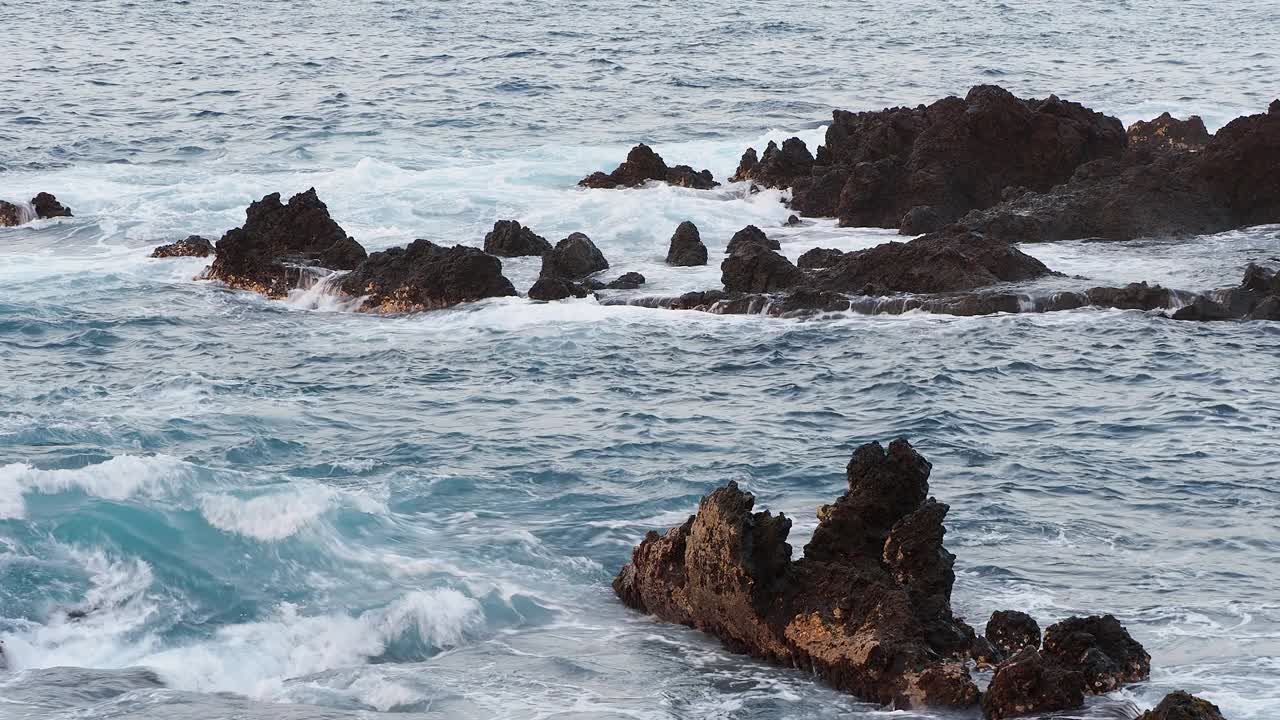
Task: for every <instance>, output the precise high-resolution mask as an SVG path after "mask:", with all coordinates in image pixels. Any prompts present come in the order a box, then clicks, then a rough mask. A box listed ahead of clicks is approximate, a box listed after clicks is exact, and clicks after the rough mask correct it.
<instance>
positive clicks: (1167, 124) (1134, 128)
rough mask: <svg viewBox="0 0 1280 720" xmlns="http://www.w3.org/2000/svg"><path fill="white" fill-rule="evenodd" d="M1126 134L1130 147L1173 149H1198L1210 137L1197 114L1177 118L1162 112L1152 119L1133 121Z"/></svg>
mask: <svg viewBox="0 0 1280 720" xmlns="http://www.w3.org/2000/svg"><path fill="white" fill-rule="evenodd" d="M1127 135H1128V143H1129V147H1130V148H1138V147H1144V146H1145V147H1162V148H1172V149H1175V150H1198V149H1199V148H1201V147H1204V146H1205V145H1206V144H1207V143H1208V142H1209V139H1210V138H1211V137H1212V136H1211V135H1210V134H1209V131H1208V130H1206V129H1205V127H1204V120H1202V119H1200V116H1199V115H1192V116H1191V117H1189V118H1187V119H1186V120H1178V119H1177V118H1175V117H1173V116H1172V115H1170V114H1169V113H1163V114H1162V115H1160V117H1158V118H1156V119H1154V120H1139V121H1138V122H1135V123H1134V124H1132V125H1130V126H1129V131H1128V133H1127Z"/></svg>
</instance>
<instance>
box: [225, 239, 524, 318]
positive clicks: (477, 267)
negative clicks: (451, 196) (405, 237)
mask: <svg viewBox="0 0 1280 720" xmlns="http://www.w3.org/2000/svg"><path fill="white" fill-rule="evenodd" d="M219 251H221V244H219ZM341 288H342V291H343V292H344V293H346V294H347V295H351V296H353V297H363V298H364V302H363V303H362V305H361V309H362V310H366V311H371V312H388V313H403V312H419V311H423V310H438V309H441V308H446V307H451V306H453V305H457V304H459V303H464V302H472V301H476V300H483V299H485V298H491V297H507V296H511V295H515V294H516V290H515V288H514V287H513V286H512V285H511V281H509V280H507V278H506V277H504V276H503V275H502V261H501V260H499V259H498V258H496V257H494V256H492V255H489V254H488V253H485V252H483V251H481V250H479V249H478V248H474V247H466V246H463V245H455V246H453V247H449V248H446V247H441V246H439V245H436V244H435V243H432V242H430V241H427V240H414V241H413V242H412V243H410V244H409V245H408V246H407V247H403V248H391V249H389V250H384V251H382V252H376V253H373V254H372V255H370V256H369V258H368V259H367V260H366V261H364V262H363V263H361V264H360V265H359V267H357V268H356V269H355V270H353V271H351V273H349V274H347V275H346V276H344V277H343V278H342V279H341Z"/></svg>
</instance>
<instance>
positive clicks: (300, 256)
mask: <svg viewBox="0 0 1280 720" xmlns="http://www.w3.org/2000/svg"><path fill="white" fill-rule="evenodd" d="M367 256H368V255H367V253H366V252H365V250H364V248H363V247H362V246H361V245H360V244H359V243H358V242H356V241H355V239H353V238H351V237H349V236H348V235H347V233H346V231H344V230H343V229H342V227H341V226H340V225H338V223H337V222H335V221H334V220H333V218H332V217H330V216H329V209H328V207H327V206H326V205H325V204H324V203H323V202H321V201H320V198H319V197H317V195H316V191H315V188H311V189H310V190H307V191H306V192H303V193H298V194H297V195H294V196H293V197H292V198H290V199H289V202H288V204H282V203H281V202H280V194H279V193H272V194H270V195H267V196H266V197H264V198H262V199H261V200H259V201H257V202H254V203H252V204H251V205H249V208H248V209H247V210H246V211H245V223H244V225H243V226H242V227H239V228H235V229H233V230H230V231H228V232H227V233H226V234H225V235H223V236H222V239H220V240H219V241H218V243H217V257H216V258H214V261H213V263H212V264H211V265H210V266H209V268H208V269H207V270H205V272H204V274H203V275H202V277H204V278H206V279H210V280H219V281H221V282H223V283H225V284H226V285H228V286H230V287H233V288H238V289H242V290H252V291H254V292H258V293H261V294H263V295H266V296H268V297H276V298H278V297H283V296H285V295H287V294H288V292H289V290H291V289H293V288H295V287H300V286H302V285H303V284H305V283H307V282H309V281H312V280H314V278H315V277H316V272H315V271H314V270H312V269H323V270H351V269H353V268H355V267H356V266H357V265H359V264H360V263H361V262H363V261H364V260H365V258H366V257H367Z"/></svg>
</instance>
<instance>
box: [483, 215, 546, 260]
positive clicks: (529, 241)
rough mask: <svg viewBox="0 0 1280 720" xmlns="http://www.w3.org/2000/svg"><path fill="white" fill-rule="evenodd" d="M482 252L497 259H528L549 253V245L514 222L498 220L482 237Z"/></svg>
mask: <svg viewBox="0 0 1280 720" xmlns="http://www.w3.org/2000/svg"><path fill="white" fill-rule="evenodd" d="M484 251H485V252H487V253H489V254H490V255H496V256H498V257H528V256H534V255H543V254H546V253H547V252H550V251H551V243H549V242H547V239H546V238H544V237H542V236H541V235H538V234H536V233H534V232H533V231H532V230H530V229H529V228H527V227H524V226H523V225H521V224H520V223H519V222H517V221H515V220H499V221H497V222H495V223H494V224H493V230H490V231H489V233H488V234H487V235H485V236H484Z"/></svg>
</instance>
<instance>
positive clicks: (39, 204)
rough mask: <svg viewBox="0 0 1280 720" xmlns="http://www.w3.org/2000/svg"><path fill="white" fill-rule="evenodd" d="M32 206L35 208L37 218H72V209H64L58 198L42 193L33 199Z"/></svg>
mask: <svg viewBox="0 0 1280 720" xmlns="http://www.w3.org/2000/svg"><path fill="white" fill-rule="evenodd" d="M31 206H32V207H33V208H35V211H36V217H38V218H40V219H46V218H56V217H71V208H69V207H64V206H63V205H62V203H60V202H58V198H56V197H54V196H52V195H50V194H49V193H47V192H42V193H40V194H38V195H36V196H35V197H33V198H31Z"/></svg>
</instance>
